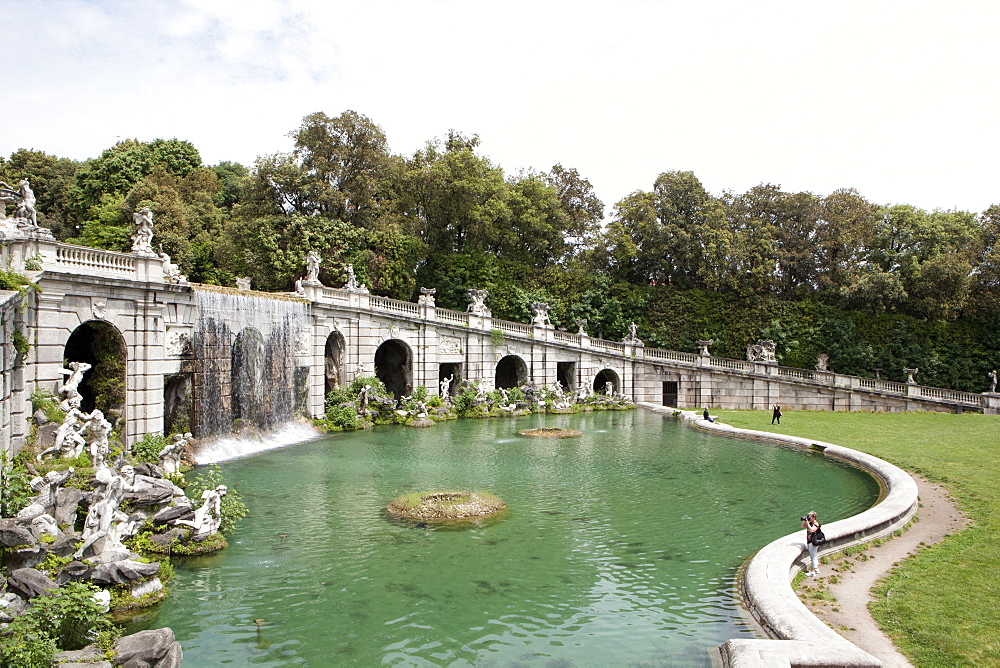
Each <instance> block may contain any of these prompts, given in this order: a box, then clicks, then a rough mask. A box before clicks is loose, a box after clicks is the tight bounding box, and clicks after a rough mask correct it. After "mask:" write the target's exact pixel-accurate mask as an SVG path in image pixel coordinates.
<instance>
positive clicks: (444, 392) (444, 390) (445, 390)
mask: <svg viewBox="0 0 1000 668" xmlns="http://www.w3.org/2000/svg"><path fill="white" fill-rule="evenodd" d="M453 380H455V374H451V375H450V376H448V377H447V378H442V379H441V398H442V399H444V400H445V401H451V382H452V381H453Z"/></svg>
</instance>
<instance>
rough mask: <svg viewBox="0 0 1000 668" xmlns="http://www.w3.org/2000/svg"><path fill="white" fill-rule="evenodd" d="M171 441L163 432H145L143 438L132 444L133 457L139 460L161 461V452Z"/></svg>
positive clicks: (136, 460)
mask: <svg viewBox="0 0 1000 668" xmlns="http://www.w3.org/2000/svg"><path fill="white" fill-rule="evenodd" d="M169 442H170V441H169V440H168V439H167V437H166V436H163V435H161V434H144V435H143V437H142V440H141V441H139V442H138V443H134V444H133V445H132V459H133V460H134V461H135V462H137V463H140V462H151V463H154V464H155V463H156V462H157V461H159V455H160V452H161V451H162V450H163V448H165V447H167V444H168V443H169Z"/></svg>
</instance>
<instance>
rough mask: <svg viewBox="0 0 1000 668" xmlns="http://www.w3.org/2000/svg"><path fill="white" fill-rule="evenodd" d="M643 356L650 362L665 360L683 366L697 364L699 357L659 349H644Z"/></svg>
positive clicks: (692, 354)
mask: <svg viewBox="0 0 1000 668" xmlns="http://www.w3.org/2000/svg"><path fill="white" fill-rule="evenodd" d="M642 356H643V357H644V358H646V359H648V360H664V361H667V362H681V363H682V364H697V363H698V359H699V356H698V355H695V354H694V353H682V352H678V351H676V350H661V349H659V348H643V349H642Z"/></svg>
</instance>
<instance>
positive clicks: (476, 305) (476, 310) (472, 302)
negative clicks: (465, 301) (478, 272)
mask: <svg viewBox="0 0 1000 668" xmlns="http://www.w3.org/2000/svg"><path fill="white" fill-rule="evenodd" d="M466 294H468V295H469V306H468V307H467V308H466V309H465V310H466V312H468V313H471V314H473V315H478V316H482V317H484V318H491V317H493V312H492V311H490V309H489V308H488V307H487V306H486V297H488V296H489V293H487V292H486V290H469V291H468V292H467V293H466Z"/></svg>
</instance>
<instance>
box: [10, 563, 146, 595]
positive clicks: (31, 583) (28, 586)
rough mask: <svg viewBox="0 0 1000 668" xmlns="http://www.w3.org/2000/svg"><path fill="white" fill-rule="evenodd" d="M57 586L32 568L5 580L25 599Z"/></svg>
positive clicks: (13, 590)
mask: <svg viewBox="0 0 1000 668" xmlns="http://www.w3.org/2000/svg"><path fill="white" fill-rule="evenodd" d="M157 565H159V564H157ZM58 586H59V585H57V584H56V583H55V582H54V581H53V580H51V579H49V578H48V576H46V575H45V574H44V573H42V572H41V571H36V570H35V569H34V568H19V569H17V570H15V571H12V572H11V574H10V576H9V577H8V578H7V588H8V589H9V590H10V591H12V592H14V593H15V594H17V595H18V596H20V597H21V598H25V599H30V598H35V597H36V596H41V595H42V594H44V593H46V592H47V591H49V590H51V589H56V588H57V587H58Z"/></svg>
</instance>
